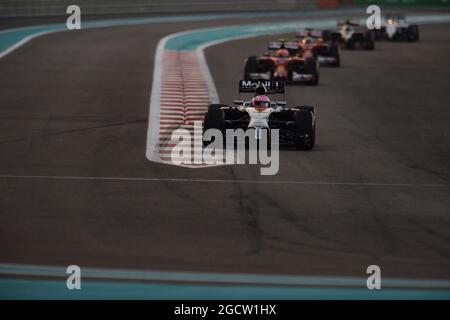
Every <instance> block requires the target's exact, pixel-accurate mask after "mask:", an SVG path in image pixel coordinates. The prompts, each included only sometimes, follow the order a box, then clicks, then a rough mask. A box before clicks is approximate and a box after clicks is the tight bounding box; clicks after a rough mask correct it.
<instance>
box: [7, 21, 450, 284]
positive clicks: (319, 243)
mask: <svg viewBox="0 0 450 320" xmlns="http://www.w3.org/2000/svg"><path fill="white" fill-rule="evenodd" d="M237 23H242V21H239V22H238V21H231V20H228V21H216V22H202V23H172V24H159V25H148V26H129V27H113V28H102V29H93V30H82V31H80V32H69V33H68V32H66V33H57V34H51V35H46V36H44V37H41V38H38V39H35V40H33V41H31V42H29V43H27V44H25V45H24V46H23V47H21V48H20V49H19V50H17V51H15V52H13V53H11V54H10V55H8V56H6V57H4V58H3V59H1V60H0V73H1V74H2V77H0V92H1V94H0V105H1V108H0V137H1V140H0V174H2V175H12V176H16V177H11V178H6V177H3V178H1V179H0V194H1V196H0V261H1V262H2V263H21V264H42V265H70V264H77V265H82V266H94V267H104V268H127V269H149V270H188V271H214V272H240V273H252V274H255V273H271V274H301V275H339V276H364V275H365V270H366V267H367V266H368V265H371V264H378V265H380V266H381V267H382V271H383V275H384V276H386V277H393V278H442V279H448V278H450V246H449V239H450V236H449V234H450V233H449V231H450V216H449V212H450V210H449V208H450V199H449V196H448V194H449V190H448V186H446V185H448V184H449V174H450V161H449V160H450V150H449V145H450V143H449V142H450V141H449V140H450V136H449V127H448V123H449V120H450V111H449V110H448V105H449V103H450V96H449V93H448V78H449V75H450V57H449V56H448V55H447V54H445V53H446V52H449V50H450V29H449V26H448V25H434V26H423V27H422V29H421V41H420V42H419V43H413V44H411V43H404V44H401V43H378V44H377V48H376V51H374V52H343V53H342V60H343V62H342V67H341V68H339V69H325V68H324V69H322V70H321V71H322V73H321V83H320V85H319V86H318V87H290V88H289V89H288V94H287V101H288V103H290V104H309V105H314V106H315V107H316V108H317V111H318V117H319V119H318V121H319V133H318V134H319V136H318V143H319V144H318V146H317V148H316V149H315V150H314V151H312V152H301V151H295V150H283V151H282V152H281V154H280V171H279V173H278V175H276V176H273V177H261V176H260V175H259V167H258V166H244V165H237V166H223V167H214V168H207V169H187V168H181V167H175V166H169V165H163V164H158V163H153V162H149V161H148V160H147V159H146V158H145V146H146V132H147V123H148V122H147V117H148V106H149V97H150V92H149V91H150V88H151V85H152V83H151V81H152V72H153V55H154V53H155V49H156V45H157V43H158V41H159V39H161V37H163V36H164V35H167V34H170V33H173V32H177V31H181V30H186V29H194V28H198V27H207V26H213V25H225V24H237ZM272 38H273V37H260V38H255V39H251V40H249V39H247V40H241V41H233V42H227V43H225V44H221V45H217V46H214V47H211V48H209V49H207V50H206V58H207V61H208V63H209V66H210V69H211V72H212V75H213V78H214V80H215V83H216V86H217V89H218V91H219V95H220V98H221V100H222V102H231V101H232V100H233V99H234V98H235V96H236V91H237V90H236V89H237V88H236V84H237V80H239V79H240V77H241V75H242V63H243V59H244V58H245V57H246V56H248V55H250V54H254V53H259V52H263V51H264V50H265V43H266V41H267V40H268V39H272ZM17 176H66V177H68V176H71V177H87V176H89V177H119V178H124V177H125V178H126V177H129V178H156V179H162V180H147V181H145V180H126V179H120V180H119V179H116V180H101V179H91V180H84V179H81V180H79V179H43V178H31V177H28V178H27V177H17ZM170 179H185V180H173V181H170ZM189 179H196V180H193V181H189ZM199 179H208V180H216V181H211V182H201V181H198V180H199ZM230 181H234V183H232V182H230ZM245 181H247V182H245ZM248 181H278V182H279V183H252V182H248ZM288 181H291V182H292V181H296V182H304V183H288Z"/></svg>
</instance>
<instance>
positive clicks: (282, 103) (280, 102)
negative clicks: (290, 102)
mask: <svg viewBox="0 0 450 320" xmlns="http://www.w3.org/2000/svg"><path fill="white" fill-rule="evenodd" d="M276 104H277V106H278V107H282V108H285V107H286V101H277V102H276Z"/></svg>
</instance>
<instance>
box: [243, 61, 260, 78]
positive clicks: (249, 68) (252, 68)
mask: <svg viewBox="0 0 450 320" xmlns="http://www.w3.org/2000/svg"><path fill="white" fill-rule="evenodd" d="M258 72H259V66H258V57H257V56H250V57H248V58H247V59H246V60H245V65H244V79H245V80H249V79H250V73H258Z"/></svg>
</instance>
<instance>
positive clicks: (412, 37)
mask: <svg viewBox="0 0 450 320" xmlns="http://www.w3.org/2000/svg"><path fill="white" fill-rule="evenodd" d="M408 41H410V42H414V41H419V27H418V26H417V25H410V26H408Z"/></svg>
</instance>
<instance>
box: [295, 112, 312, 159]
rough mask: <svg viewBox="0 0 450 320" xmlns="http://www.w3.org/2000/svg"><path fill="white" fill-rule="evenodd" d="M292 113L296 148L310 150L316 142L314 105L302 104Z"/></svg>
mask: <svg viewBox="0 0 450 320" xmlns="http://www.w3.org/2000/svg"><path fill="white" fill-rule="evenodd" d="M298 108H299V110H298V111H297V112H295V114H294V122H295V138H294V143H295V145H296V147H297V149H300V150H311V149H313V148H314V145H315V143H316V123H315V117H314V107H307V106H302V107H298Z"/></svg>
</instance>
